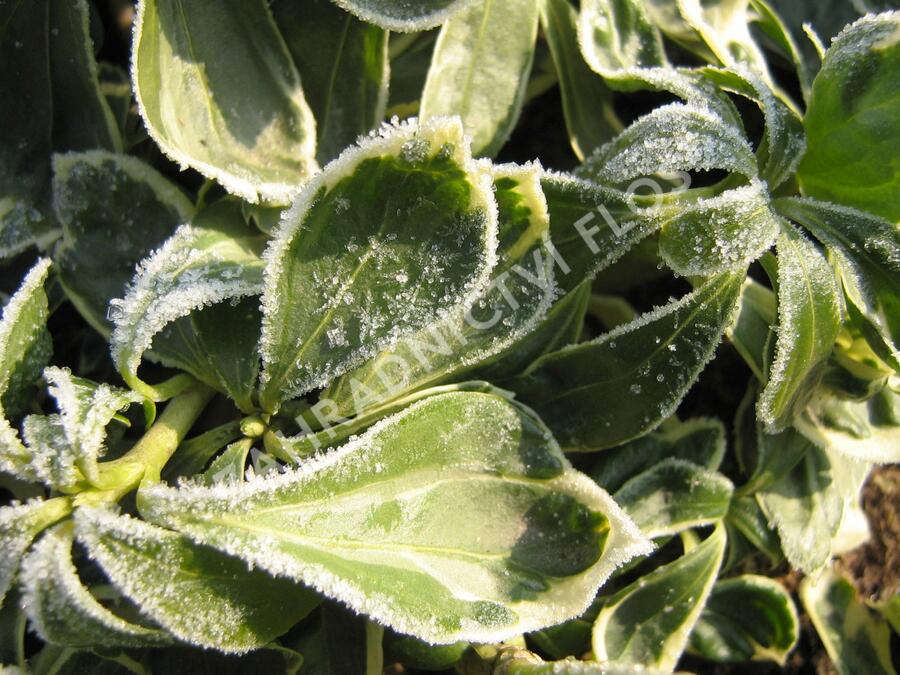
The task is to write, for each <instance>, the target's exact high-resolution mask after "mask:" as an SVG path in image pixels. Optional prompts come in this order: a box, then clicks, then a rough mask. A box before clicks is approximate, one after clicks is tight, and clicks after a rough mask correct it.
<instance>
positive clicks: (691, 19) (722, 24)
mask: <svg viewBox="0 0 900 675" xmlns="http://www.w3.org/2000/svg"><path fill="white" fill-rule="evenodd" d="M677 4H678V11H679V13H680V14H681V17H682V18H683V19H684V20H685V22H687V24H688V25H689V26H690V27H691V28H693V29H694V30H695V31H696V32H697V34H698V35H699V36H700V38H701V39H702V40H703V42H704V43H705V44H706V46H707V48H709V51H710V52H712V53H713V54H714V55H715V58H716V59H717V60H718V61H719V62H720V63H721V64H722V65H724V66H734V65H737V64H745V65H746V66H747V67H749V68H752V69H753V70H755V71H757V72H759V73H760V74H762V75H764V76H765V77H766V78H767V79H770V78H769V74H768V67H767V65H766V59H765V56H763V53H762V50H761V49H760V48H759V47H758V46H757V44H756V42H755V41H754V39H753V37H752V36H751V34H750V21H749V20H748V19H749V16H748V10H749V4H750V3H749V1H748V0H719V1H718V2H703V1H702V0H677Z"/></svg>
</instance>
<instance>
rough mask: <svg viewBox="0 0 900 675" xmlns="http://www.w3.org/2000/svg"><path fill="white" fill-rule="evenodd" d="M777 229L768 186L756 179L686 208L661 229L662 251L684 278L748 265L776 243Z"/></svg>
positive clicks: (661, 254)
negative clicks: (770, 205)
mask: <svg viewBox="0 0 900 675" xmlns="http://www.w3.org/2000/svg"><path fill="white" fill-rule="evenodd" d="M778 230H779V227H778V219H777V217H776V216H775V214H773V213H772V211H771V209H770V208H769V196H768V194H767V193H766V190H765V186H764V185H763V184H762V183H760V182H759V181H756V180H754V181H753V182H751V183H750V185H747V186H745V187H739V188H734V189H731V190H726V191H724V192H722V193H721V194H720V195H718V196H717V197H711V198H709V199H701V200H699V201H697V202H696V203H695V204H691V205H688V206H686V207H685V208H684V211H682V213H680V214H679V215H678V216H676V217H675V218H673V219H672V220H671V221H669V222H668V223H666V224H665V225H664V226H663V228H662V230H661V231H660V235H659V254H660V256H661V257H662V259H663V260H665V261H666V264H667V265H668V266H669V267H670V268H671V269H672V271H674V272H675V273H676V274H681V275H684V276H691V275H695V276H707V275H711V274H718V273H720V272H724V271H727V270H737V269H746V268H747V265H749V264H750V263H751V262H753V261H754V260H756V259H757V258H759V257H760V256H761V255H762V254H763V253H764V252H765V251H766V250H768V249H769V248H770V247H771V246H772V244H773V243H775V239H776V237H777V236H778Z"/></svg>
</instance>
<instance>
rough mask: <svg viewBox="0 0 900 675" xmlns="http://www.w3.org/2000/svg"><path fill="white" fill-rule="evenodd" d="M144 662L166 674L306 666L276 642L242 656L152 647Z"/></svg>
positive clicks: (243, 673)
mask: <svg viewBox="0 0 900 675" xmlns="http://www.w3.org/2000/svg"><path fill="white" fill-rule="evenodd" d="M143 661H144V663H145V664H146V666H145V668H146V670H145V671H144V672H147V673H166V675H201V674H202V675H259V674H260V673H279V675H280V674H281V673H284V675H297V673H299V672H301V671H300V669H301V667H302V666H303V657H302V656H301V655H300V654H298V653H297V652H295V651H293V650H290V649H285V648H284V647H279V646H278V644H277V643H272V644H271V645H269V646H267V647H263V648H262V649H257V650H254V651H252V652H250V653H249V654H241V655H239V656H235V655H233V654H220V653H218V652H214V651H204V650H200V649H192V648H187V647H184V648H174V647H170V648H167V649H153V650H147V651H145V652H144V660H143ZM131 672H133V671H131ZM305 673H306V671H305V670H304V671H303V675H305ZM72 675H77V673H72Z"/></svg>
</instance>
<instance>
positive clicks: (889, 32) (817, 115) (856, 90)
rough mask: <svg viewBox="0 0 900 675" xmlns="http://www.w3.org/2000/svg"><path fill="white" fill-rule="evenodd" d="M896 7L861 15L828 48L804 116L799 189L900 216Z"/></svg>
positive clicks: (890, 217) (899, 20) (898, 26)
mask: <svg viewBox="0 0 900 675" xmlns="http://www.w3.org/2000/svg"><path fill="white" fill-rule="evenodd" d="M898 30H900V12H885V13H883V14H877V15H870V16H866V17H863V18H862V19H860V20H859V21H857V22H856V23H854V24H853V25H851V26H849V27H847V28H845V29H844V30H843V31H842V32H841V34H840V35H838V36H837V37H836V38H835V40H834V42H833V43H832V44H831V47H830V48H829V50H828V51H827V52H826V54H825V60H824V62H823V63H822V69H821V70H820V71H819V74H818V75H817V76H816V79H815V81H814V82H813V92H812V97H811V99H810V102H809V109H808V110H807V113H806V118H805V119H804V125H805V127H806V133H807V135H808V136H809V151H808V152H807V153H806V156H805V157H804V158H803V162H802V163H801V164H800V169H799V172H798V178H799V179H800V185H801V186H802V187H803V191H804V192H805V193H806V194H808V195H810V196H812V197H817V198H819V199H825V200H829V201H836V202H841V203H844V204H846V205H848V206H855V207H857V208H860V209H864V210H866V211H870V212H872V213H875V214H878V215H880V216H882V217H884V218H887V219H888V220H890V221H892V222H895V223H896V222H897V221H898V220H900V169H898V167H897V156H898V154H900V99H898V97H897V68H898V67H900V42H898V40H897V32H898Z"/></svg>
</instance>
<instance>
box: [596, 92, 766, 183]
mask: <svg viewBox="0 0 900 675" xmlns="http://www.w3.org/2000/svg"><path fill="white" fill-rule="evenodd" d="M710 169H724V170H725V171H728V172H733V173H738V174H741V175H744V176H747V177H748V178H752V177H754V176H756V173H757V168H756V158H755V157H754V155H753V148H751V147H750V144H749V143H748V141H747V139H746V137H745V136H744V133H743V129H741V128H740V127H739V126H734V125H732V124H730V123H729V122H728V121H725V120H723V119H722V118H721V117H719V115H717V114H716V113H715V112H713V111H712V110H710V109H708V108H707V107H706V106H700V105H696V104H685V103H672V104H669V105H665V106H661V107H659V108H656V109H655V110H654V111H653V112H651V113H649V114H647V115H644V116H643V117H641V118H640V119H638V120H637V121H636V122H634V123H633V124H632V125H631V126H629V127H628V128H627V129H626V130H625V131H623V132H622V133H621V134H619V135H618V136H617V137H616V138H615V140H613V141H611V142H610V143H608V144H607V145H604V146H603V147H602V148H600V149H599V150H598V151H597V152H595V153H594V154H593V155H592V156H591V157H590V158H589V159H588V160H587V162H586V164H585V167H584V169H582V171H584V172H586V173H587V174H588V175H590V176H591V177H592V178H593V179H594V180H596V181H598V182H600V183H604V184H617V183H627V182H628V181H630V180H632V179H634V178H638V177H641V176H648V175H652V174H655V173H672V172H675V171H693V170H710Z"/></svg>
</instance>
